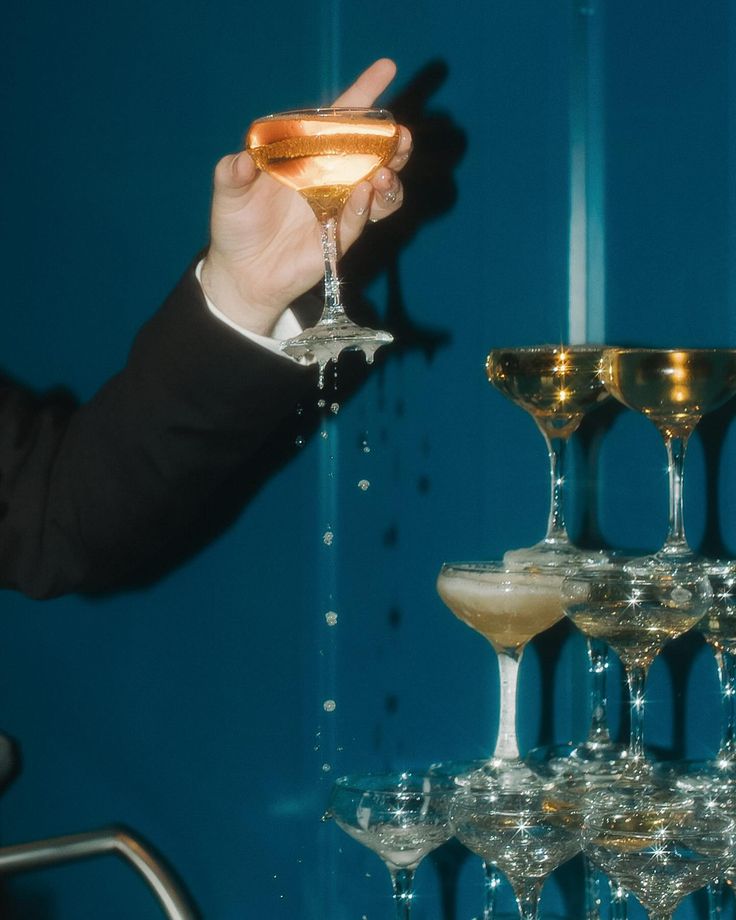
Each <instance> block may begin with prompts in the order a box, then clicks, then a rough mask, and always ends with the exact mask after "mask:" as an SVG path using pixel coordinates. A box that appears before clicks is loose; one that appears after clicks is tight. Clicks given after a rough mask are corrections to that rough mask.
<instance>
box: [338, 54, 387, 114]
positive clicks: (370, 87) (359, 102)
mask: <svg viewBox="0 0 736 920" xmlns="http://www.w3.org/2000/svg"><path fill="white" fill-rule="evenodd" d="M395 76H396V64H394V62H393V61H391V60H389V58H380V60H378V61H375V62H374V63H373V64H371V66H370V67H369V68H368V69H367V70H364V71H363V73H362V74H361V75H360V76H359V77H358V79H357V80H356V81H355V83H353V85H352V86H350V87H348V89H346V90H345V92H344V93H343V94H342V95H340V96H338V97H337V99H335V101H334V103H333V105H336V106H355V107H364V106H371V105H373V103H374V102H375V101H376V99H377V98H378V97H379V96H380V95H381V93H382V92H383V91H384V90H385V89H386V87H387V86H388V85H389V83H390V82H391V81H392V80H393V78H394V77H395Z"/></svg>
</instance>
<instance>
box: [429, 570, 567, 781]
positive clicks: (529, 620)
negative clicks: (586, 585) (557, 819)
mask: <svg viewBox="0 0 736 920" xmlns="http://www.w3.org/2000/svg"><path fill="white" fill-rule="evenodd" d="M562 582H563V576H562V575H561V574H559V573H555V572H553V571H550V570H546V571H545V570H541V569H540V570H537V571H513V572H510V571H507V570H506V569H505V568H504V566H503V564H502V563H500V562H477V563H473V562H459V563H451V564H447V565H443V566H442V569H441V571H440V574H439V577H438V579H437V592H438V594H439V595H440V597H441V598H442V600H443V601H444V602H445V604H447V606H448V607H449V608H450V610H451V611H452V612H453V613H454V614H455V616H456V617H458V619H460V620H462V621H463V622H464V623H466V624H467V625H468V626H470V627H472V628H473V629H475V630H476V631H477V632H479V633H480V634H481V635H482V636H484V637H485V638H486V639H487V640H488V641H489V642H490V643H491V645H492V646H493V648H494V650H495V651H496V654H497V656H498V670H499V678H500V685H501V691H500V711H499V721H498V736H497V741H496V748H495V751H494V753H493V756H492V757H491V759H490V760H488V761H486V762H485V763H484V764H482V765H481V766H480V767H478V768H477V769H474V770H471V772H470V773H468V774H466V775H465V776H459V777H456V782H457V783H459V784H462V783H469V784H471V785H481V786H488V785H493V786H495V785H497V784H499V783H501V784H502V785H505V786H516V785H519V784H523V783H525V782H526V781H527V780H528V779H529V778H530V777H533V776H534V773H533V772H532V770H531V769H530V768H529V767H528V766H527V765H526V764H525V763H524V762H523V761H522V760H521V757H520V754H519V745H518V741H517V738H516V688H517V678H518V672H519V664H520V663H521V657H522V654H523V652H524V648H525V647H526V645H527V643H528V642H529V640H530V639H533V638H534V636H536V635H537V634H538V633H541V632H543V631H544V630H545V629H548V628H549V627H550V626H552V625H553V624H554V623H556V622H557V621H558V620H560V619H562V617H563V615H564V611H563V608H562V599H561V593H560V592H561V588H562Z"/></svg>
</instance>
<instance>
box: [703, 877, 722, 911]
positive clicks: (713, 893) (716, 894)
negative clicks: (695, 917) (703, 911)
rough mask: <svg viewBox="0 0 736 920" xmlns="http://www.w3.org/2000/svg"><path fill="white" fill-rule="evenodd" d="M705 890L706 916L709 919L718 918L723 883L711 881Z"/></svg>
mask: <svg viewBox="0 0 736 920" xmlns="http://www.w3.org/2000/svg"><path fill="white" fill-rule="evenodd" d="M705 890H706V891H707V892H708V918H709V920H720V918H721V899H722V897H723V884H722V883H721V882H711V883H710V885H707V886H706V889H705Z"/></svg>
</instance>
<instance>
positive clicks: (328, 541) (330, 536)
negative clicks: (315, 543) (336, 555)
mask: <svg viewBox="0 0 736 920" xmlns="http://www.w3.org/2000/svg"><path fill="white" fill-rule="evenodd" d="M334 539H335V534H334V533H333V532H332V531H331V530H326V531H325V532H324V536H323V537H322V542H323V543H324V545H325V546H332V541H333V540H334Z"/></svg>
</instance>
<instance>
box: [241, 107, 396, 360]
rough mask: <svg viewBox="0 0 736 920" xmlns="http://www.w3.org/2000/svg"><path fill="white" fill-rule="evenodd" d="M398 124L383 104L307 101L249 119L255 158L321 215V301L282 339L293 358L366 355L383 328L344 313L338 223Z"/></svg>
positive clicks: (382, 337)
mask: <svg viewBox="0 0 736 920" xmlns="http://www.w3.org/2000/svg"><path fill="white" fill-rule="evenodd" d="M398 143H399V129H398V126H397V125H396V123H395V121H394V118H393V116H392V115H391V113H390V112H387V111H386V110H385V109H370V108H331V109H329V108H326V109H304V110H302V111H294V112H282V113H280V114H278V115H267V116H266V117H264V118H259V119H257V120H256V121H254V122H253V124H252V125H251V126H250V129H249V130H248V135H247V138H246V148H247V149H248V151H249V153H250V155H251V156H252V157H253V161H254V163H255V164H256V166H257V167H258V168H259V169H261V170H263V171H264V172H266V173H268V174H269V175H270V176H273V178H274V179H277V180H278V181H279V182H282V183H283V184H284V185H287V186H288V187H289V188H292V189H295V190H296V191H297V192H299V194H300V195H302V197H303V198H304V199H305V200H306V201H307V203H308V204H309V206H310V207H311V208H312V210H313V211H314V214H315V216H316V218H317V220H318V221H319V223H320V229H321V237H322V254H323V257H324V266H325V305H324V310H323V313H322V316H321V318H320V320H319V322H318V323H317V325H316V326H313V327H311V328H309V329H305V330H304V331H303V332H302V333H301V334H300V335H298V336H296V337H295V338H293V339H289V340H288V341H286V342H284V343H283V344H282V346H281V348H282V350H283V351H284V352H286V354H288V355H291V356H293V357H296V358H301V357H311V358H312V359H313V360H315V361H317V362H318V364H319V365H320V369H321V370H322V369H324V367H325V365H326V364H327V362H328V361H330V360H337V358H338V356H339V354H340V352H341V351H343V350H344V349H355V350H360V351H362V352H363V353H364V354H365V356H366V360H367V361H368V363H371V362H372V361H373V356H374V354H375V352H376V350H377V349H378V348H380V347H381V345H386V344H388V343H389V342H392V341H393V336H392V335H391V334H390V333H388V332H382V331H377V330H374V329H366V328H363V327H361V326H358V325H356V324H355V323H353V322H352V321H351V320H350V319H348V317H347V316H346V314H345V308H344V307H343V305H342V302H341V299H340V281H339V279H338V275H337V259H338V252H337V229H338V224H339V221H340V215H341V213H342V210H343V208H344V206H345V203H346V202H347V200H348V198H349V197H350V194H351V192H352V190H353V189H354V188H355V186H356V185H358V183H360V182H362V181H363V180H365V179H369V178H370V177H371V176H372V175H373V174H374V173H375V172H376V171H377V170H378V169H379V168H380V167H381V166H384V165H385V164H386V163H388V162H389V161H390V160H391V158H392V157H393V155H394V153H395V152H396V148H397V146H398Z"/></svg>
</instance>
